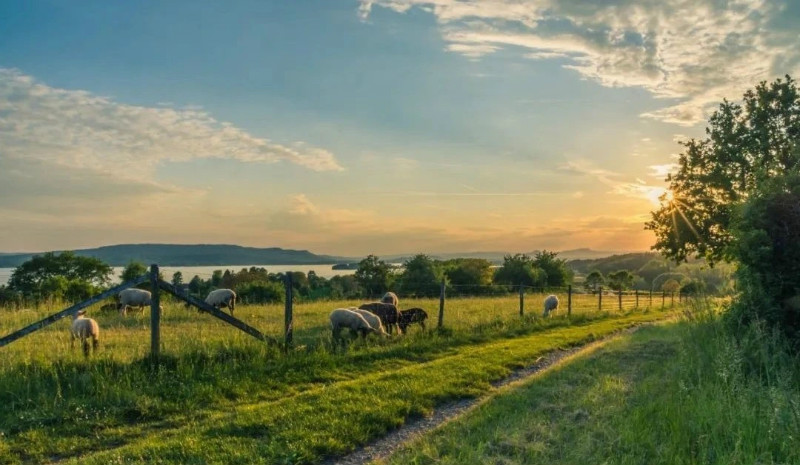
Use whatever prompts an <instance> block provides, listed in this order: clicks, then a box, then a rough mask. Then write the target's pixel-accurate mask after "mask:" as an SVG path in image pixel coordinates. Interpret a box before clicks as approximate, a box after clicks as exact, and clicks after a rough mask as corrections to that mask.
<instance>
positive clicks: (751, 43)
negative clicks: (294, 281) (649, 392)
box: [0, 0, 800, 255]
mask: <svg viewBox="0 0 800 465" xmlns="http://www.w3.org/2000/svg"><path fill="white" fill-rule="evenodd" d="M798 26H800V7H798V6H797V5H795V4H793V3H788V2H767V1H758V0H730V1H727V2H719V1H711V0H708V1H697V2H685V1H678V0H665V1H645V2H630V1H624V0H611V1H608V2H602V3H598V2H591V1H569V2H568V1H556V0H531V1H529V2H520V1H512V0H491V1H455V0H432V1H424V0H377V1H366V0H362V1H332V0H328V1H317V2H311V1H304V2H278V1H258V2H256V1H253V2H244V1H241V2H234V3H231V4H224V5H223V4H220V5H217V6H210V5H207V4H198V2H178V1H175V2H151V3H144V2H114V3H111V2H99V1H98V2H70V3H65V2H40V1H31V2H24V3H23V2H5V3H3V4H0V30H2V31H3V40H2V41H0V215H2V217H3V218H4V219H5V221H4V223H5V224H6V227H4V228H3V229H2V230H1V231H0V250H2V251H18V250H19V251H22V250H33V251H35V250H46V249H57V248H76V247H91V246H98V245H105V244H113V243H120V242H178V243H197V242H205V243H238V244H243V245H253V246H280V247H292V248H307V249H311V250H313V251H317V252H321V253H330V254H347V255H362V254H367V253H377V254H390V253H408V252H427V253H434V252H453V251H477V250H509V251H530V250H534V249H541V248H548V249H555V250H564V249H572V248H579V247H591V248H595V249H604V250H644V249H646V248H648V247H649V245H650V244H651V243H652V241H653V239H652V237H651V236H650V235H649V233H647V232H645V231H643V226H642V223H643V221H644V220H645V219H646V218H647V215H648V212H649V211H650V210H651V209H652V208H653V207H654V203H653V201H654V199H655V197H656V196H657V195H658V193H659V192H660V191H661V189H663V186H664V184H663V177H664V173H665V171H666V170H668V169H669V166H670V165H671V163H673V162H674V155H675V154H676V153H677V152H678V151H679V150H680V146H679V145H678V144H677V142H676V141H677V140H681V139H685V138H686V137H698V136H701V135H702V133H703V132H702V131H703V127H704V121H705V118H706V117H707V116H708V114H709V112H710V111H712V110H713V108H714V106H715V105H716V104H718V102H719V101H720V100H721V99H722V98H723V97H727V98H729V99H738V98H739V97H740V96H741V94H742V92H743V91H744V90H746V89H747V88H749V87H752V86H753V85H754V84H755V83H757V82H758V81H759V80H762V79H773V78H775V77H779V76H781V75H783V74H786V73H791V74H794V75H796V74H797V70H798V68H800V52H798V47H797V44H798V43H799V42H800V36H798V32H797V31H798V30H800V27H798Z"/></svg>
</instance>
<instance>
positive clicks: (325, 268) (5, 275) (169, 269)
mask: <svg viewBox="0 0 800 465" xmlns="http://www.w3.org/2000/svg"><path fill="white" fill-rule="evenodd" d="M251 266H256V267H259V268H261V267H263V268H266V269H267V271H269V272H270V273H285V272H287V271H302V272H303V273H306V274H308V272H309V271H314V272H315V273H316V274H317V276H321V277H323V278H330V277H333V276H336V275H348V274H353V273H355V272H356V270H334V269H331V267H332V266H333V264H330V265H247V266H243V265H228V266H220V265H217V266H164V267H161V272H162V273H163V274H164V277H165V278H166V280H167V281H169V280H170V279H171V278H172V274H173V273H175V272H176V271H180V272H181V273H183V281H184V282H189V280H190V279H192V278H193V277H194V276H195V275H197V276H200V277H201V278H203V279H210V278H211V274H212V273H213V272H214V270H223V271H225V270H226V269H228V270H231V271H239V270H241V269H242V268H250V267H251ZM123 269H124V267H121V266H115V267H114V277H115V279H114V281H118V280H119V275H120V274H121V273H122V270H123ZM13 271H14V268H0V284H6V283H7V282H8V279H9V278H10V277H11V273H12V272H13Z"/></svg>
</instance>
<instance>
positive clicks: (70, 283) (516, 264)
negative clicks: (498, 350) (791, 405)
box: [0, 250, 730, 307]
mask: <svg viewBox="0 0 800 465" xmlns="http://www.w3.org/2000/svg"><path fill="white" fill-rule="evenodd" d="M645 258H646V257H645ZM611 263H614V261H613V260H611ZM631 263H633V262H631ZM596 264H597V265H598V267H600V266H601V265H602V262H597V263H596ZM147 270H148V269H147V267H146V266H145V265H144V264H143V263H139V262H131V263H129V264H128V265H127V266H126V267H125V268H124V269H123V271H122V273H121V275H120V276H119V282H120V283H121V282H126V281H130V280H132V279H134V278H136V277H138V276H141V275H143V274H145V273H147ZM721 271H722V270H720V267H717V268H716V269H715V268H710V267H707V266H704V265H700V264H685V265H682V266H681V267H678V268H675V267H671V266H670V265H669V264H668V263H667V262H665V261H664V260H659V259H652V260H650V261H648V262H646V263H645V264H644V265H642V266H640V267H639V268H638V269H635V270H627V269H620V270H616V271H609V272H606V273H605V274H604V273H602V272H601V271H600V270H598V269H593V270H592V271H590V272H589V273H588V274H586V275H585V276H578V277H576V275H575V273H574V271H573V270H572V269H571V268H570V266H569V265H568V263H567V262H566V260H564V259H560V258H558V254H557V253H556V252H549V251H546V250H545V251H541V252H537V253H535V254H533V255H532V256H529V255H527V254H514V255H506V256H505V257H504V259H503V262H502V264H500V265H497V266H495V265H493V264H492V263H491V262H490V261H488V260H485V259H480V258H456V259H450V260H437V259H434V258H432V257H430V256H428V255H425V254H418V255H415V256H413V257H411V258H409V259H407V260H406V261H405V262H403V263H402V264H401V265H400V266H396V265H393V264H391V263H387V262H386V261H384V260H381V259H380V258H379V257H377V256H375V255H369V256H367V257H366V258H364V259H363V260H361V262H359V264H358V268H357V270H356V272H355V274H353V275H339V276H333V277H331V278H325V277H322V276H319V275H317V274H316V273H315V272H314V271H309V272H308V273H303V272H300V271H294V272H287V273H271V272H269V271H268V270H267V269H266V268H264V267H255V266H253V267H250V268H242V269H240V270H239V271H236V270H230V269H225V270H222V269H220V270H215V271H214V272H213V273H212V275H211V277H210V278H206V279H204V278H201V277H200V276H192V277H191V278H189V277H185V276H183V273H181V272H180V271H178V272H175V273H174V274H173V275H172V276H169V277H164V276H161V279H165V280H170V281H171V282H172V284H174V285H175V286H178V287H180V288H182V289H184V291H185V292H188V293H189V294H190V295H192V296H194V297H198V298H204V297H205V296H206V295H207V294H208V293H209V292H210V291H212V290H214V289H219V288H228V289H233V290H235V291H236V293H237V295H238V296H239V299H240V301H241V302H242V303H253V304H263V303H277V302H282V301H283V300H284V299H285V295H286V292H285V287H284V286H285V282H286V280H287V277H288V276H291V282H292V287H293V293H292V295H293V298H294V299H296V300H298V301H312V300H322V299H327V300H341V299H377V298H379V297H380V296H382V295H383V294H384V293H385V292H386V291H389V290H391V291H394V292H395V293H397V294H399V295H401V296H405V297H436V296H438V295H439V293H440V291H441V285H442V283H444V285H445V288H446V289H445V291H446V292H447V294H448V295H450V296H457V295H460V296H491V295H503V294H508V293H510V292H516V291H517V290H518V289H519V286H525V287H526V288H529V289H530V288H533V289H537V290H546V289H551V290H556V289H562V290H563V288H564V287H566V286H567V285H573V290H574V291H575V292H582V291H583V292H592V293H595V292H599V290H600V289H601V288H602V289H611V290H614V291H624V290H627V289H638V290H655V291H666V292H680V293H683V294H685V295H694V294H698V293H717V292H720V290H721V289H727V287H728V286H729V285H730V280H729V277H730V276H729V273H725V272H721ZM112 281H113V272H112V268H111V267H110V266H109V265H108V264H106V263H104V262H103V261H101V260H98V259H97V258H91V257H82V256H78V255H75V254H74V253H72V252H63V253H60V254H58V253H52V252H48V253H45V254H42V255H37V256H34V257H33V258H31V259H30V260H28V261H27V262H25V263H23V264H22V265H20V266H19V267H17V268H16V269H15V270H14V272H13V273H12V276H11V279H10V280H9V283H8V285H6V286H0V306H3V307H20V306H23V305H25V304H31V303H32V304H37V303H42V302H47V301H51V302H52V301H63V302H77V301H80V300H84V299H87V298H89V297H91V296H92V295H96V294H98V293H100V292H102V291H103V290H105V289H107V288H109V287H110V286H111V285H112ZM113 284H116V283H113ZM140 287H141V288H143V289H147V288H148V287H149V284H148V283H145V284H142V285H140Z"/></svg>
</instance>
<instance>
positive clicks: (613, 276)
mask: <svg viewBox="0 0 800 465" xmlns="http://www.w3.org/2000/svg"><path fill="white" fill-rule="evenodd" d="M635 279H636V276H634V275H633V273H631V272H630V271H628V270H619V271H615V272H613V273H609V274H608V287H610V288H611V289H614V290H615V291H623V290H625V289H630V287H631V286H632V285H633V281H634V280H635Z"/></svg>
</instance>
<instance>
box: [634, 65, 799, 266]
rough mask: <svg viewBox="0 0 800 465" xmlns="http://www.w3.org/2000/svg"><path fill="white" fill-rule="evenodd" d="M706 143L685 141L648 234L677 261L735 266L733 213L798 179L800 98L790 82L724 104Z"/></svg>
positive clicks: (711, 124) (766, 86)
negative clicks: (766, 190) (780, 182)
mask: <svg viewBox="0 0 800 465" xmlns="http://www.w3.org/2000/svg"><path fill="white" fill-rule="evenodd" d="M706 134H707V137H706V138H705V139H703V140H696V139H692V140H690V141H688V142H685V143H683V145H684V147H685V150H684V152H683V153H682V154H681V155H680V157H679V159H678V169H677V172H675V173H674V174H670V175H668V176H667V182H669V195H664V196H663V197H662V200H661V202H662V203H661V206H660V208H659V209H658V210H656V211H655V212H652V220H651V221H649V222H648V223H647V224H646V229H649V230H652V231H653V232H654V233H655V235H656V244H655V246H654V248H655V249H657V250H659V251H661V252H662V253H663V254H665V255H666V256H667V257H670V258H673V259H675V260H677V261H685V260H686V259H687V258H688V257H689V256H692V255H694V256H698V257H700V256H702V257H705V258H707V259H708V260H709V261H710V262H711V263H714V262H716V261H720V260H739V259H740V258H742V257H741V256H740V255H739V253H738V252H740V251H741V249H738V248H735V247H734V248H731V247H730V246H731V244H732V242H733V241H734V239H735V234H734V232H733V231H732V229H731V228H732V226H733V221H734V219H735V218H734V217H735V213H736V210H737V209H739V208H741V206H742V205H743V204H744V203H745V202H747V201H748V199H750V198H752V197H753V196H754V195H757V193H758V191H759V188H760V186H764V185H766V184H767V183H768V181H771V180H773V179H775V178H780V177H782V176H785V175H787V174H792V173H797V171H798V165H799V164H800V141H799V140H798V139H800V92H798V89H797V86H796V84H795V81H794V80H792V79H791V78H790V77H789V76H786V79H785V80H781V79H778V80H776V81H775V82H773V83H771V84H767V83H766V82H762V83H760V84H759V85H757V86H756V88H755V89H754V90H749V91H747V92H746V93H745V94H744V102H743V103H742V104H741V105H740V104H738V103H733V102H729V101H727V100H725V101H723V103H722V104H721V105H720V107H719V109H718V110H717V111H716V112H715V113H714V114H713V115H712V116H711V118H710V119H709V126H708V127H707V128H706Z"/></svg>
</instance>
